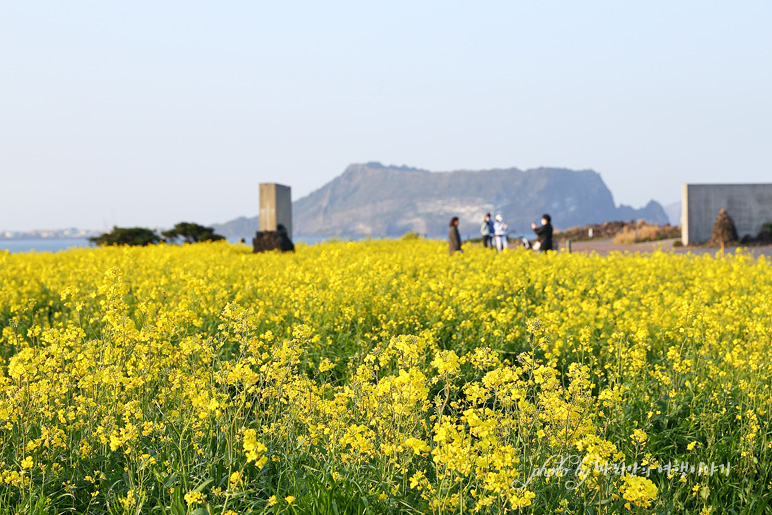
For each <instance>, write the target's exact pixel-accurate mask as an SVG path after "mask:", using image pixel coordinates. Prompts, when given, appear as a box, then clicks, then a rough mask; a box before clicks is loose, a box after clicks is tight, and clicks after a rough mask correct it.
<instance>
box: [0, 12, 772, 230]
mask: <svg viewBox="0 0 772 515" xmlns="http://www.w3.org/2000/svg"><path fill="white" fill-rule="evenodd" d="M771 27H772V2H770V1H769V0H765V1H740V2H726V1H677V0H668V1H652V0H650V1H570V2H569V1H565V2H555V1H538V2H537V1H506V2H476V3H472V2H453V1H442V2H428V1H427V2H417V1H411V2H403V1H389V2H378V3H376V2H362V1H357V2H334V1H330V2H291V1H289V2H246V1H231V2H212V1H209V2H202V1H188V0H186V1H162V2H147V1H138V2H105V1H102V0H99V1H97V0H92V1H81V0H67V1H34V0H30V1H27V0H17V1H8V0H4V1H2V2H1V3H0V174H2V190H1V191H2V193H0V195H2V197H1V198H2V201H1V202H0V230H3V229H5V230H8V229H10V230H26V229H32V228H45V227H65V226H77V227H81V228H96V229H102V228H106V227H108V226H112V225H113V224H117V225H121V226H129V225H143V226H150V227H162V226H170V225H173V224H174V223H175V222H178V221H180V220H189V221H196V222H199V223H204V224H209V223H214V222H224V221H227V220H229V219H232V218H235V217H237V216H240V215H247V216H254V215H255V214H257V211H258V206H257V192H258V183H260V182H280V183H283V184H288V185H290V186H292V188H293V197H294V198H295V199H297V198H300V197H301V196H304V195H306V194H308V193H310V192H311V191H313V190H315V189H317V188H319V187H321V186H322V185H324V184H325V183H326V182H328V181H329V180H331V179H333V178H334V177H336V176H337V175H339V174H340V173H342V171H343V170H344V169H345V167H346V166H347V165H349V164H350V163H356V162H365V161H381V162H383V163H384V164H396V165H402V164H407V165H409V166H414V167H418V168H424V169H428V170H432V171H449V170H456V169H472V170H478V169H487V168H508V167H518V168H521V169H527V168H534V167H539V166H556V167H565V168H572V169H587V168H592V169H594V170H596V171H598V172H599V173H600V174H601V175H602V177H603V179H604V180H605V181H606V183H607V185H608V186H609V188H610V189H611V191H612V192H613V193H614V198H615V200H616V201H617V203H625V204H631V205H634V206H636V207H637V206H641V205H643V204H645V203H646V202H647V201H648V200H649V199H652V198H653V199H655V200H658V201H660V202H662V203H663V204H668V203H671V202H674V201H677V200H679V199H680V185H681V183H683V182H770V181H772V167H771V165H770V149H771V148H772V30H770V28H771Z"/></svg>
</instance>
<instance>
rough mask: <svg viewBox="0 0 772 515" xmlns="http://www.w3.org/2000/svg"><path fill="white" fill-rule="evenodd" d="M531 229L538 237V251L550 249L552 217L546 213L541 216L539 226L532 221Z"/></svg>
mask: <svg viewBox="0 0 772 515" xmlns="http://www.w3.org/2000/svg"><path fill="white" fill-rule="evenodd" d="M531 229H533V232H535V233H536V236H538V237H539V251H540V252H544V251H545V250H552V218H551V217H550V215H548V214H546V213H545V214H543V215H542V216H541V227H539V226H538V225H536V224H534V223H532V224H531Z"/></svg>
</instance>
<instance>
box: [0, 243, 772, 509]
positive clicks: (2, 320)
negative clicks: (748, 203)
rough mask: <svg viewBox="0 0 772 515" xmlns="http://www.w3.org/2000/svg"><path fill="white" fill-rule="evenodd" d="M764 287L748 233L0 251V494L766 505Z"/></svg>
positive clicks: (373, 502)
mask: <svg viewBox="0 0 772 515" xmlns="http://www.w3.org/2000/svg"><path fill="white" fill-rule="evenodd" d="M770 299H772V274H770V266H769V263H768V262H767V261H766V260H765V259H764V258H759V259H753V258H751V257H749V256H746V255H744V254H742V253H740V254H738V255H736V256H726V257H712V256H701V257H696V256H683V255H670V254H666V253H654V254H651V255H623V254H612V255H611V256H608V257H600V256H594V255H590V256H584V255H569V254H564V253H552V254H548V255H537V254H533V253H529V252H523V251H514V252H508V253H502V254H496V253H490V252H485V251H484V249H469V250H468V251H467V252H466V253H464V254H463V255H458V256H453V257H449V256H447V253H446V252H444V251H443V247H442V245H441V244H440V243H436V242H428V241H421V240H412V241H383V242H380V241H379V242H362V243H328V244H323V245H319V246H313V247H307V246H302V245H299V246H298V249H297V252H296V253H295V254H290V255H282V254H278V253H269V254H263V255H252V254H251V253H250V252H249V249H247V248H246V247H244V246H239V245H229V244H227V243H214V244H197V245H183V246H156V247H148V248H101V249H76V250H71V251H67V252H63V253H57V254H47V253H43V254H36V253H31V254H18V255H11V254H9V253H7V252H2V253H0V331H1V332H0V334H1V335H2V340H0V364H2V367H1V370H2V373H1V374H0V393H2V395H0V506H2V507H4V508H6V510H9V512H12V513H34V512H36V510H37V512H39V511H40V510H41V509H43V508H44V507H46V508H45V509H46V510H48V511H52V512H62V511H64V510H69V511H70V512H74V513H154V512H158V511H165V512H169V511H171V512H173V513H185V512H186V511H187V510H188V509H190V510H193V509H197V510H206V511H208V512H210V513H263V512H267V513H272V512H273V513H281V512H283V510H287V509H290V508H292V509H297V510H298V511H299V512H313V511H323V509H324V507H325V506H330V505H331V504H332V502H335V504H336V506H347V507H348V508H347V509H348V510H349V512H356V513H359V512H364V511H368V512H372V513H404V512H414V513H442V512H456V513H459V512H463V513H467V512H469V513H506V512H515V513H518V512H519V513H531V512H562V513H573V512H584V511H585V510H586V508H588V507H592V508H593V510H594V512H596V513H618V512H621V511H625V510H628V509H629V510H632V511H635V512H636V513H656V512H657V511H658V510H661V509H663V508H664V507H666V506H671V507H673V508H672V509H673V510H675V511H681V512H684V513H687V512H689V513H691V512H699V511H702V512H704V513H707V512H710V511H711V510H713V511H716V510H718V511H723V510H726V509H729V508H732V509H734V510H736V511H738V512H745V511H754V510H755V509H758V507H759V506H761V504H762V503H763V499H765V498H767V497H769V495H770V494H771V493H772V491H771V490H770V488H772V478H770V477H769V470H770V469H772V467H771V466H770V450H772V440H771V439H770V436H771V435H770V430H769V429H768V426H769V424H768V422H767V421H768V418H769V409H770V405H772V402H770V395H772V394H771V393H770V392H771V391H772V390H771V389H770V386H772V385H770V382H772V381H771V379H772V375H771V374H770V371H769V367H768V363H769V362H770V357H772V356H770V354H772V351H771V350H770V333H771V332H772V323H770V322H772V319H771V318H770V313H772V309H770V307H772V306H770V303H772V300H770ZM561 460H562V461H561ZM676 461H678V462H680V464H679V465H678V466H676V468H673V462H676ZM561 462H562V463H564V464H565V466H564V467H558V466H556V463H561ZM634 462H635V463H636V464H638V465H640V466H641V467H649V470H650V474H649V475H648V476H646V475H643V474H642V473H641V472H638V473H637V474H638V475H636V474H634V473H632V472H630V471H627V470H625V471H624V472H622V471H617V472H609V470H613V467H611V468H610V466H611V465H614V464H619V463H623V464H626V465H632V464H633V463H634ZM700 462H704V463H728V462H731V468H730V469H729V470H731V473H729V474H727V475H724V474H722V473H717V474H715V475H702V476H700V475H697V474H695V473H691V472H689V469H688V467H687V468H686V469H683V468H682V464H683V463H691V464H694V465H697V464H698V463H700ZM665 464H668V465H670V467H669V468H667V470H664V469H662V471H660V472H658V471H657V468H658V467H660V468H661V467H662V466H664V465H665ZM568 465H570V467H569V466H568ZM566 470H569V472H566ZM695 492H696V494H695ZM739 492H757V493H756V494H755V495H748V494H742V495H740V494H739ZM362 499H366V501H367V502H366V504H364V502H363V501H362ZM282 501H283V502H282ZM762 509H763V508H762ZM200 512H201V511H199V513H200Z"/></svg>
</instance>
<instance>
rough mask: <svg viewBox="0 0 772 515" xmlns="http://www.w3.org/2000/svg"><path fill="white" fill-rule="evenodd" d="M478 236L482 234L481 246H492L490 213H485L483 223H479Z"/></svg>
mask: <svg viewBox="0 0 772 515" xmlns="http://www.w3.org/2000/svg"><path fill="white" fill-rule="evenodd" d="M480 236H482V243H483V247H485V248H486V249H487V248H493V220H491V214H490V213H486V215H485V218H484V219H483V223H482V224H481V225H480Z"/></svg>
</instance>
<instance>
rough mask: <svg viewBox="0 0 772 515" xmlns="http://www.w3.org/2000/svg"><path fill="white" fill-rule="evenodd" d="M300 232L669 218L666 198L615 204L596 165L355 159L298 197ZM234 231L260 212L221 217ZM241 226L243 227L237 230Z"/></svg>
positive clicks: (395, 231)
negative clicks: (435, 167)
mask: <svg viewBox="0 0 772 515" xmlns="http://www.w3.org/2000/svg"><path fill="white" fill-rule="evenodd" d="M292 210H293V233H294V235H295V236H342V237H349V236H376V237H377V236H400V235H402V234H404V233H406V232H408V231H413V232H417V233H419V234H426V235H430V236H435V235H436V236H439V235H444V234H446V233H447V226H448V221H449V220H450V218H451V217H453V216H458V217H460V219H461V226H460V231H461V234H462V235H463V236H466V235H470V236H477V235H478V231H479V226H480V222H481V221H482V217H483V215H484V214H485V213H486V212H490V213H492V214H493V215H494V216H495V215H496V214H499V213H500V214H502V215H503V216H504V219H505V220H506V221H507V222H508V223H509V230H510V232H523V233H530V232H531V231H530V223H531V222H538V220H539V218H540V217H541V215H542V213H549V214H550V215H552V220H553V224H554V225H555V227H556V228H568V227H572V226H574V225H584V224H589V223H601V222H606V221H610V220H631V219H639V218H643V219H645V220H648V221H650V222H653V223H661V224H664V223H667V221H668V218H667V215H666V214H665V212H664V210H663V209H662V206H660V205H659V204H658V203H657V202H654V201H652V202H649V204H648V205H646V207H644V208H643V209H634V208H631V207H629V206H620V207H617V206H615V205H614V200H613V198H612V195H611V192H610V191H609V189H608V188H607V187H606V185H605V184H604V182H603V180H602V179H601V177H600V175H599V174H598V173H596V172H594V171H592V170H583V171H572V170H566V169H556V168H539V169H535V170H526V171H521V170H518V169H516V168H510V169H507V170H483V171H466V170H460V171H455V172H428V171H426V170H418V169H415V168H409V167H405V166H402V167H395V166H383V165H382V164H380V163H367V164H355V165H351V166H349V167H348V168H346V170H345V172H344V173H343V174H342V175H340V176H339V177H337V178H335V179H333V180H332V181H331V182H329V183H327V184H326V185H325V186H323V187H322V188H320V189H318V190H316V191H314V192H313V193H311V194H310V195H308V196H306V197H303V198H301V199H299V200H297V201H295V202H293V205H292ZM215 229H216V231H217V232H218V233H220V234H223V235H226V236H229V237H250V238H251V236H252V235H254V232H255V231H256V230H257V217H254V218H243V217H242V218H239V219H237V220H234V221H232V222H228V223H226V224H221V225H215ZM237 229H238V230H237Z"/></svg>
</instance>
